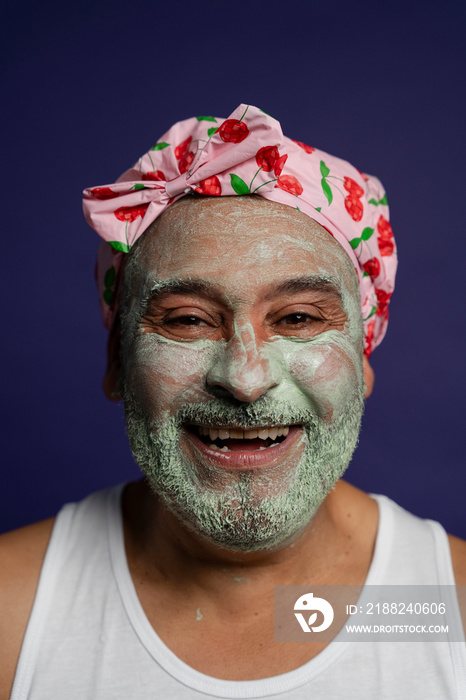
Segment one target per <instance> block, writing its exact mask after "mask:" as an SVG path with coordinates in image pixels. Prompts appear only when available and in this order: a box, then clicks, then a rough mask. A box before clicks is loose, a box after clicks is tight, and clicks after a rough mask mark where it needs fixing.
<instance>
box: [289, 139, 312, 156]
mask: <svg viewBox="0 0 466 700" xmlns="http://www.w3.org/2000/svg"><path fill="white" fill-rule="evenodd" d="M293 143H295V144H296V145H298V146H301V148H302V149H303V150H304V151H306V153H314V151H315V150H316V149H315V148H312V146H308V145H307V143H303V142H302V141H295V140H294V139H293Z"/></svg>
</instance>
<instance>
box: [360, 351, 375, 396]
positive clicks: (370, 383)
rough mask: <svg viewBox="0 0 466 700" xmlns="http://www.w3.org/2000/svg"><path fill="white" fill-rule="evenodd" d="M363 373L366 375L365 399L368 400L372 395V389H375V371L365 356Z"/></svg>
mask: <svg viewBox="0 0 466 700" xmlns="http://www.w3.org/2000/svg"><path fill="white" fill-rule="evenodd" d="M362 371H363V375H364V398H365V399H368V398H369V396H370V395H371V394H372V389H373V388H374V381H375V375H374V370H373V369H372V367H371V366H370V364H369V360H368V359H367V357H366V356H365V355H364V358H363V361H362Z"/></svg>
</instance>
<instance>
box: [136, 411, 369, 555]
mask: <svg viewBox="0 0 466 700" xmlns="http://www.w3.org/2000/svg"><path fill="white" fill-rule="evenodd" d="M361 405H362V404H361ZM132 409H133V406H131V405H130V404H129V403H127V404H126V405H125V411H126V421H127V432H128V437H129V439H130V443H131V447H132V450H133V454H134V456H135V458H136V461H137V462H138V464H139V465H140V467H141V469H142V471H143V472H144V473H145V475H146V477H147V479H148V482H149V484H150V485H151V487H152V489H153V491H154V492H155V493H157V494H158V495H159V496H160V498H161V499H162V501H163V502H164V504H165V506H166V507H167V508H168V509H169V510H170V511H171V512H172V513H173V514H174V515H175V517H176V518H177V520H178V522H179V523H180V524H181V525H182V526H184V527H185V528H186V529H187V530H189V531H191V532H192V533H195V534H196V535H197V536H198V537H202V538H203V539H205V540H207V541H208V542H211V543H212V544H215V545H216V546H218V547H221V548H224V549H230V550H234V551H242V552H253V551H260V550H273V549H277V548H280V547H283V546H285V545H286V544H287V543H288V542H290V541H291V540H293V539H295V538H296V537H297V536H298V535H299V534H300V533H301V532H302V531H303V530H304V528H305V527H306V526H307V525H308V524H309V522H310V521H311V519H312V518H313V517H314V515H315V514H316V512H317V510H318V509H319V507H320V505H321V504H322V502H323V501H324V499H325V497H326V495H327V493H328V491H329V490H330V489H331V488H332V487H333V486H334V485H335V483H336V481H337V480H338V479H339V478H340V477H341V476H342V474H343V472H344V471H345V469H346V467H347V466H348V464H349V462H350V459H351V456H352V453H353V450H354V447H355V445H356V442H357V437H358V433H359V425H360V419H361V413H362V408H361V410H359V407H358V406H357V405H356V410H354V409H353V410H352V411H351V410H350V411H348V412H347V413H346V414H345V415H344V416H343V417H342V420H341V421H340V423H339V424H333V425H332V426H327V425H325V424H323V423H322V422H318V421H315V422H314V423H311V422H305V421H304V422H303V421H301V424H302V425H303V427H304V432H303V434H302V438H301V440H299V441H298V440H297V441H296V445H295V448H294V449H291V450H290V452H289V454H288V457H287V458H285V459H284V460H283V462H282V461H279V463H278V464H277V465H275V466H274V467H273V468H272V469H265V470H264V469H252V470H251V469H241V468H240V469H234V470H232V471H230V470H227V469H224V468H218V467H217V468H216V466H215V465H214V463H213V462H212V461H211V462H210V463H204V460H202V463H201V464H198V463H197V459H193V455H191V454H189V453H186V452H185V450H184V449H182V447H181V445H182V442H183V441H182V431H183V427H182V425H183V419H181V420H180V418H176V417H174V418H171V419H168V421H167V422H166V423H164V424H163V425H161V426H158V427H157V429H156V430H154V428H153V426H150V425H149V424H148V422H147V421H146V420H145V418H144V417H143V416H141V414H140V412H138V411H136V410H132ZM283 413H284V412H283V411H281V413H280V415H283ZM197 415H199V413H198V414H197ZM298 419H299V416H296V417H295V419H294V420H293V419H292V420H289V421H288V422H289V423H292V422H294V423H295V424H296V423H297V422H298ZM275 422H276V423H277V424H278V421H275ZM271 449H276V448H271Z"/></svg>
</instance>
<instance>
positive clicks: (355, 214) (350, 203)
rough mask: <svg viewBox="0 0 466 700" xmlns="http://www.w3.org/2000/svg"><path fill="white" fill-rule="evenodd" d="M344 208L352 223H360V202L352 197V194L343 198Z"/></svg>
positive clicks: (361, 211) (361, 210)
mask: <svg viewBox="0 0 466 700" xmlns="http://www.w3.org/2000/svg"><path fill="white" fill-rule="evenodd" d="M345 207H346V211H347V212H348V214H349V215H350V216H351V218H352V219H353V220H354V221H361V219H362V213H363V211H364V209H363V206H362V202H361V201H360V200H359V199H357V198H356V197H353V195H352V194H349V195H348V196H347V197H345Z"/></svg>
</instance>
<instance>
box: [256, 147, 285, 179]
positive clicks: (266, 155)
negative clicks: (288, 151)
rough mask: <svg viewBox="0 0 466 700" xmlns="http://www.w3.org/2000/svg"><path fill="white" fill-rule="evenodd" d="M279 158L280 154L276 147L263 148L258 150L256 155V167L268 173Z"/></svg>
mask: <svg viewBox="0 0 466 700" xmlns="http://www.w3.org/2000/svg"><path fill="white" fill-rule="evenodd" d="M279 158H280V154H279V152H278V148H277V147H276V146H264V147H263V148H259V150H258V151H257V153H256V163H257V165H258V166H259V168H262V170H265V171H266V172H268V173H269V172H270V171H271V170H273V169H274V167H275V163H276V162H277V160H278V159H279Z"/></svg>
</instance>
